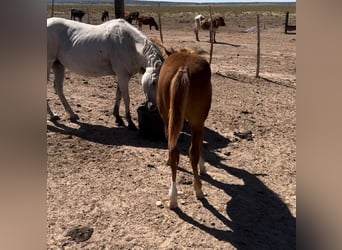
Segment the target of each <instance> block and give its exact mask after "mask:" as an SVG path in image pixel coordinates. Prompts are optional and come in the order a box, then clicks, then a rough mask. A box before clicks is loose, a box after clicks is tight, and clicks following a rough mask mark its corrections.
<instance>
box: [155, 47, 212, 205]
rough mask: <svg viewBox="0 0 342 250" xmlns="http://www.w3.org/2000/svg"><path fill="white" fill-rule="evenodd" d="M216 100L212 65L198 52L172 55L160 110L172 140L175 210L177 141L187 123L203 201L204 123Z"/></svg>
mask: <svg viewBox="0 0 342 250" xmlns="http://www.w3.org/2000/svg"><path fill="white" fill-rule="evenodd" d="M211 98H212V86H211V69H210V66H209V63H208V62H207V61H206V60H205V59H204V58H203V57H201V56H199V55H198V54H196V53H191V52H189V51H187V50H181V51H180V52H176V53H173V54H171V55H170V56H169V57H167V58H166V59H165V62H164V63H163V65H162V67H161V70H160V74H159V80H158V94H157V107H158V110H159V113H160V115H161V117H162V120H163V121H164V125H165V135H166V138H167V141H168V151H169V153H168V160H167V164H168V165H170V166H171V170H172V179H171V186H170V189H169V197H170V203H169V207H170V208H171V209H173V208H176V207H177V206H178V203H177V187H176V175H177V165H178V163H179V150H178V148H177V142H178V138H179V135H180V132H181V131H182V128H183V124H184V121H185V120H187V121H188V123H189V126H190V128H191V146H190V150H189V156H190V163H191V166H192V169H193V174H194V190H195V195H196V197H197V198H198V199H202V198H203V197H204V196H203V192H202V184H201V181H200V179H199V174H198V167H199V169H200V173H201V174H204V173H205V166H204V161H203V158H202V148H203V134H204V122H205V120H206V119H207V116H208V113H209V110H210V107H211Z"/></svg>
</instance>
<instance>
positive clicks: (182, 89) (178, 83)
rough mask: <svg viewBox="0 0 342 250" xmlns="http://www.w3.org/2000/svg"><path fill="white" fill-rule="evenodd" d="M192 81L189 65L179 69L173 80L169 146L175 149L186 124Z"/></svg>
mask: <svg viewBox="0 0 342 250" xmlns="http://www.w3.org/2000/svg"><path fill="white" fill-rule="evenodd" d="M189 88H190V81H189V73H188V68H187V67H181V68H179V69H178V71H177V73H176V74H175V76H174V77H173V78H172V81H171V89H170V112H169V128H168V133H169V134H168V144H169V145H168V147H169V150H173V149H174V148H175V147H176V145H177V141H178V137H179V134H180V132H181V131H182V128H183V124H184V116H185V108H186V105H187V99H188V95H189Z"/></svg>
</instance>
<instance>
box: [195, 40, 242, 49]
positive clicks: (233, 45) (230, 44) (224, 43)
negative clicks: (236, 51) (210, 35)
mask: <svg viewBox="0 0 342 250" xmlns="http://www.w3.org/2000/svg"><path fill="white" fill-rule="evenodd" d="M201 42H204V43H210V41H201ZM215 44H220V45H229V46H232V47H235V48H239V47H241V45H240V44H233V43H227V42H214V45H215Z"/></svg>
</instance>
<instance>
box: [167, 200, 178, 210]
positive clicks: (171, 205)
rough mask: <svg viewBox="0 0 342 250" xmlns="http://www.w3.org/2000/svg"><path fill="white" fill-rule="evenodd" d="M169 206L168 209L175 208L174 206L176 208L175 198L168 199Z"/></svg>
mask: <svg viewBox="0 0 342 250" xmlns="http://www.w3.org/2000/svg"><path fill="white" fill-rule="evenodd" d="M169 208H170V209H176V208H178V202H177V200H176V201H171V200H170V201H169Z"/></svg>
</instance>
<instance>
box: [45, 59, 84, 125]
mask: <svg viewBox="0 0 342 250" xmlns="http://www.w3.org/2000/svg"><path fill="white" fill-rule="evenodd" d="M52 69H53V73H54V74H55V82H54V85H53V86H54V87H55V91H56V93H57V95H58V97H59V99H60V100H61V102H62V104H63V106H64V109H65V111H66V112H68V114H69V116H70V121H72V122H75V121H77V120H78V119H79V117H78V115H77V114H75V113H74V111H73V110H72V109H71V107H70V105H69V103H68V101H67V100H66V98H65V96H64V93H63V80H64V70H65V68H64V66H63V65H62V64H60V63H59V62H54V64H53V66H52Z"/></svg>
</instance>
